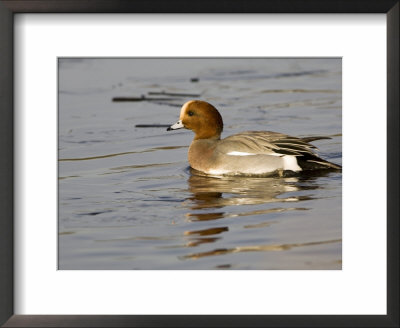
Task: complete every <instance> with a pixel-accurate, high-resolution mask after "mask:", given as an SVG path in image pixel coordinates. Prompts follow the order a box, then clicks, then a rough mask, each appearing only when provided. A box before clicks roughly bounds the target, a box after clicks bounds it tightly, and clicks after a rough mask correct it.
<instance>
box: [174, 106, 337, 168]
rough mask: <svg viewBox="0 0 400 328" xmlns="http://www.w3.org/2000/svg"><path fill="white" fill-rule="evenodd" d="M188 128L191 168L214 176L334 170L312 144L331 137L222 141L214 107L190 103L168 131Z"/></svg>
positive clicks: (259, 135) (244, 136) (248, 136)
mask: <svg viewBox="0 0 400 328" xmlns="http://www.w3.org/2000/svg"><path fill="white" fill-rule="evenodd" d="M181 128H186V129H190V130H192V131H193V132H194V133H195V136H194V139H193V141H192V143H191V145H190V147H189V152H188V158H189V163H190V166H191V167H192V168H193V169H195V170H198V171H201V172H204V173H207V174H211V175H270V174H274V173H275V174H276V173H278V174H280V175H282V174H283V173H284V172H285V171H293V172H300V171H303V170H316V169H334V170H340V169H341V166H339V165H337V164H334V163H330V162H328V161H326V160H324V159H322V158H320V157H318V155H316V154H315V153H314V151H313V150H314V149H316V147H315V146H313V145H311V144H309V142H311V141H314V140H318V139H330V138H328V137H306V138H296V137H291V136H288V135H286V134H282V133H277V132H269V131H246V132H241V133H238V134H235V135H232V136H229V137H227V138H225V139H221V132H222V129H223V122H222V117H221V115H220V113H219V112H218V110H217V109H216V108H215V107H214V106H213V105H211V104H209V103H207V102H205V101H200V100H190V101H188V102H186V103H185V104H184V105H183V106H182V108H181V113H180V116H179V121H178V122H176V123H175V124H173V125H171V126H170V127H169V128H168V129H167V131H170V130H176V129H181Z"/></svg>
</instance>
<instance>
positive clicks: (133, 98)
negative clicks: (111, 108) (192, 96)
mask: <svg viewBox="0 0 400 328" xmlns="http://www.w3.org/2000/svg"><path fill="white" fill-rule="evenodd" d="M160 100H163V101H166V100H176V98H148V97H114V98H113V99H112V101H115V102H122V101H160Z"/></svg>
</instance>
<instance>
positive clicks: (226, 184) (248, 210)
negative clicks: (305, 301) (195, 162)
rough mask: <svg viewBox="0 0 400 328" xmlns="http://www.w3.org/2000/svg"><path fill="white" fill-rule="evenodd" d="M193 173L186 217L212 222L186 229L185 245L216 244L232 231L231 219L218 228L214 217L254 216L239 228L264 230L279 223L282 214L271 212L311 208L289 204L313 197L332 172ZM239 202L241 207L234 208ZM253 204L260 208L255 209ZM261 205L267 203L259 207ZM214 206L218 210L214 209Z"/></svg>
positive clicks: (288, 246)
mask: <svg viewBox="0 0 400 328" xmlns="http://www.w3.org/2000/svg"><path fill="white" fill-rule="evenodd" d="M190 173H191V175H190V177H189V179H188V190H189V191H190V193H191V196H190V197H188V198H187V199H186V201H185V202H184V207H185V208H187V209H189V211H188V212H187V213H186V218H187V220H188V221H189V222H194V223H195V222H206V221H210V227H208V228H205V229H199V230H191V231H185V232H184V236H185V239H187V240H188V241H187V242H186V244H185V246H186V247H195V246H199V245H202V244H208V243H215V242H217V241H219V240H220V239H221V238H222V237H223V236H221V234H225V233H229V230H230V229H229V226H230V221H224V222H227V224H226V225H220V226H217V227H216V226H215V223H214V222H215V220H220V219H230V218H238V217H248V216H254V217H256V219H257V220H258V221H256V222H253V223H252V224H251V223H248V224H240V229H264V228H268V227H270V226H271V225H275V224H279V222H280V221H279V216H278V217H277V216H276V215H273V216H271V215H270V214H276V213H283V212H288V211H306V210H309V208H308V207H306V206H292V205H290V204H292V203H293V204H294V203H300V202H302V201H306V200H311V199H314V194H315V192H314V191H313V190H315V189H318V188H320V185H319V184H317V183H315V181H316V179H317V177H321V175H323V174H329V172H323V173H321V172H315V173H311V174H310V173H307V174H303V175H301V176H291V177H263V178H249V177H212V176H207V175H203V174H200V173H199V172H197V171H195V170H191V171H190ZM236 205H241V206H239V207H237V208H235V206H236ZM243 205H250V206H243ZM254 205H256V207H257V209H254ZM260 205H265V206H263V207H264V208H261V209H260ZM232 206H233V207H232ZM228 207H229V208H228ZM224 208H226V210H225V211H224V210H223V209H224ZM215 209H217V210H216V211H215ZM235 209H236V210H235ZM221 222H222V221H221ZM243 223H244V222H243ZM236 224H237V221H236ZM211 225H212V226H211ZM339 241H340V240H322V241H318V242H307V241H305V242H304V243H293V244H290V243H288V244H271V245H268V244H267V245H266V244H260V245H251V246H246V245H244V246H243V245H240V246H239V245H238V246H237V247H232V248H219V249H218V248H217V249H213V250H211V251H206V252H199V253H192V254H188V255H186V256H182V257H181V259H197V258H201V257H205V256H213V255H220V254H227V253H238V252H249V251H285V250H290V249H292V248H297V247H304V246H315V245H322V244H326V243H336V242H339Z"/></svg>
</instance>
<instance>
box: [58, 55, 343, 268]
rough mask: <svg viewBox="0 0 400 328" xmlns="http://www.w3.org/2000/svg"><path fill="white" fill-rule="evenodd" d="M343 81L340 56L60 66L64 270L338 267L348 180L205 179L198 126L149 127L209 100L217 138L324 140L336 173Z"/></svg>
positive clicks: (324, 153) (320, 176)
mask: <svg viewBox="0 0 400 328" xmlns="http://www.w3.org/2000/svg"><path fill="white" fill-rule="evenodd" d="M341 79H342V73H341V60H340V59H333V58H331V59H315V58H314V59H67V58H65V59H60V60H59V115H58V117H59V142H58V147H59V151H58V160H59V181H58V183H59V184H58V186H59V224H58V227H59V231H58V233H59V268H60V269H112V270H117V269H192V270H199V269H341V266H342V262H341V260H342V248H341V247H342V240H341V238H342V217H341V212H342V207H341V203H342V190H341V183H342V174H341V173H340V172H321V171H319V172H313V173H307V174H305V173H303V174H300V175H297V176H292V177H283V178H280V177H268V178H249V177H221V178H217V177H208V176H204V175H199V174H197V173H196V172H194V171H193V170H191V169H190V167H189V166H188V162H187V151H188V146H189V144H190V142H191V140H192V138H193V134H192V132H191V131H189V130H178V131H170V132H167V131H166V129H165V127H157V126H154V127H149V126H148V125H150V126H151V125H170V124H172V123H175V122H176V121H177V120H178V117H179V110H180V107H181V106H182V104H183V103H184V102H186V101H187V100H190V99H202V100H205V101H208V102H210V103H212V104H213V105H215V106H216V107H217V108H218V109H219V111H220V113H221V115H222V117H223V118H224V132H223V135H222V137H225V136H228V135H231V134H234V133H238V132H241V131H245V130H269V131H277V132H283V133H287V134H290V135H294V136H312V135H323V136H329V137H331V139H327V140H320V141H315V142H314V145H316V146H317V147H318V148H319V154H320V155H321V157H323V158H325V159H327V160H329V161H332V162H334V163H338V164H341V158H342V144H341V141H342V138H341V131H342V127H341V122H342V117H341V115H342V105H341V97H342V95H341ZM186 95H187V96H186ZM115 97H130V98H132V97H133V98H142V97H143V98H150V100H146V99H137V100H138V101H112V99H113V98H115ZM137 125H145V126H147V127H137Z"/></svg>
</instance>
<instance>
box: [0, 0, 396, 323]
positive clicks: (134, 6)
mask: <svg viewBox="0 0 400 328" xmlns="http://www.w3.org/2000/svg"><path fill="white" fill-rule="evenodd" d="M399 8H400V5H399V0H307V1H304V0H269V1H265V0H264V1H262V0H221V1H215V0H202V1H184V0H169V1H166V0H86V1H82V0H57V1H55V0H0V150H1V156H0V181H1V185H0V209H1V218H0V324H2V325H3V326H4V327H142V326H146V327H158V326H159V327H167V326H171V327H211V326H221V327H241V326H246V327H336V326H340V327H399V278H398V277H399V202H398V200H399V171H400V167H399V149H400V144H399V139H400V138H399V92H398V90H399V28H400V25H399ZM15 13H385V14H386V17H387V68H388V69H387V256H388V257H387V315H345V316H341V315H326V316H324V315H301V316H298V315H292V316H279V315H255V316H242V315H240V316H224V315H214V316H202V315H195V316H187V315H182V316H179V315H159V316H158V315H149V316H145V315H93V316H89V315H34V316H32V315H14V306H13V303H14V296H13V293H14V286H13V284H14V279H13V277H14V270H13V264H14V263H13V256H14V254H13V242H14V239H13V223H14V210H13V208H14V203H13V202H14V197H13V193H14V180H13V179H14V169H13V167H14V162H13V155H14V136H13V133H14V128H13V124H14V112H13V56H14V54H13V28H14V17H13V16H14V14H15ZM372 174H376V173H372ZM366 288H368V286H366Z"/></svg>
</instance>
